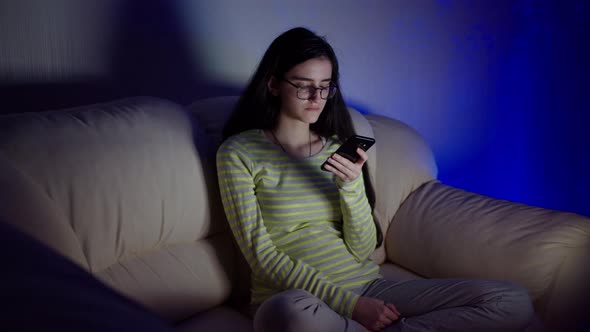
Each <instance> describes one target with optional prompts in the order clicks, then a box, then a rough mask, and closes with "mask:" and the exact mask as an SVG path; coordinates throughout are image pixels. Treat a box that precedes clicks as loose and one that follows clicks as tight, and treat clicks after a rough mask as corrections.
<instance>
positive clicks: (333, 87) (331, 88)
mask: <svg viewBox="0 0 590 332" xmlns="http://www.w3.org/2000/svg"><path fill="white" fill-rule="evenodd" d="M283 81H285V82H287V83H289V84H291V85H292V86H294V87H295V88H297V99H300V100H310V99H312V98H313V97H314V96H315V95H316V94H317V93H318V90H320V98H321V99H323V100H328V99H330V98H333V97H334V96H335V95H336V91H337V90H338V86H337V85H335V84H330V86H327V87H322V88H314V87H313V86H299V85H297V84H295V83H293V82H291V81H289V80H288V79H285V78H284V79H283ZM310 89H313V90H314V91H313V93H312V94H310V95H309V97H307V98H301V97H300V96H299V93H301V92H304V91H305V90H308V91H309V90H310ZM324 91H327V94H326V96H325V97H324V96H322V94H323V93H324ZM331 91H333V92H332V93H330V92H331Z"/></svg>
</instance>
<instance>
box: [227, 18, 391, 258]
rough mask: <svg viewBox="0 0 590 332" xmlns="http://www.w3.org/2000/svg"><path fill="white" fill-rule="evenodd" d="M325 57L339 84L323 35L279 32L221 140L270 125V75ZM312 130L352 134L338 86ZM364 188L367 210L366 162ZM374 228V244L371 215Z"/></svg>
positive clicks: (274, 109) (371, 195) (371, 194)
mask: <svg viewBox="0 0 590 332" xmlns="http://www.w3.org/2000/svg"><path fill="white" fill-rule="evenodd" d="M316 58H327V59H328V60H330V62H331V64H332V77H331V84H333V85H336V86H337V87H339V72H338V59H337V58H336V54H335V53H334V50H333V49H332V46H330V44H328V42H327V41H326V39H325V38H324V37H320V36H318V35H316V34H315V33H313V32H312V31H310V30H308V29H306V28H302V27H298V28H293V29H291V30H288V31H286V32H284V33H282V34H281V35H279V36H278V37H277V38H276V39H275V40H274V41H273V42H272V43H271V44H270V46H269V47H268V49H267V50H266V52H265V53H264V56H263V57H262V60H261V61H260V63H259V64H258V68H257V69H256V71H255V72H254V75H253V76H252V78H251V79H250V82H249V83H248V86H247V87H246V90H245V91H244V93H243V94H242V95H241V97H240V99H239V100H238V103H237V105H236V107H235V109H234V111H233V113H232V114H231V116H230V118H229V120H228V122H227V123H226V124H225V127H224V128H223V140H225V139H227V138H228V137H230V136H232V135H235V134H238V133H241V132H243V131H246V130H249V129H264V130H272V129H274V127H275V125H276V123H277V120H278V115H279V112H280V99H279V98H278V97H276V96H274V95H272V94H271V93H270V91H269V89H268V86H267V83H268V81H269V80H270V79H271V78H272V77H275V78H276V79H282V78H284V75H285V73H287V72H288V71H289V70H291V68H293V67H294V66H296V65H298V64H300V63H303V62H305V61H307V60H310V59H316ZM310 130H312V131H313V132H314V133H316V134H318V135H320V136H323V137H330V136H333V135H336V136H337V137H338V139H339V140H340V141H341V142H344V141H345V140H346V139H347V138H348V137H350V136H352V135H354V134H355V130H354V126H353V123H352V119H351V117H350V113H349V112H348V109H347V108H346V104H345V103H344V98H343V97H342V93H341V92H340V89H337V90H336V94H335V95H334V97H332V98H330V99H328V100H327V101H326V105H325V106H324V109H323V110H322V113H321V114H320V117H319V118H318V120H317V121H316V122H315V123H313V124H311V125H310ZM363 180H364V182H365V191H366V195H367V199H368V201H369V204H370V206H371V210H374V208H375V190H374V189H373V184H372V183H371V179H370V177H369V170H368V166H367V164H366V163H365V165H364V166H363ZM373 220H374V221H375V226H376V229H377V247H379V246H380V245H381V244H382V242H383V232H382V230H381V227H380V225H379V222H377V219H376V218H375V216H373Z"/></svg>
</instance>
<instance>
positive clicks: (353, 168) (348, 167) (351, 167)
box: [332, 153, 362, 179]
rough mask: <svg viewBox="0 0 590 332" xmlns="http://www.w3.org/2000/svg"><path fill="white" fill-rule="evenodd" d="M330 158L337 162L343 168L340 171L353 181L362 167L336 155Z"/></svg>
mask: <svg viewBox="0 0 590 332" xmlns="http://www.w3.org/2000/svg"><path fill="white" fill-rule="evenodd" d="M332 158H334V160H336V161H338V163H339V164H341V165H342V166H343V167H344V168H345V169H342V171H343V172H345V173H347V174H349V175H350V176H351V178H353V179H355V178H356V177H357V176H358V175H359V174H360V173H361V172H362V165H358V164H355V163H353V162H352V161H350V160H348V159H346V158H344V157H343V156H341V155H339V154H337V153H335V154H333V155H332Z"/></svg>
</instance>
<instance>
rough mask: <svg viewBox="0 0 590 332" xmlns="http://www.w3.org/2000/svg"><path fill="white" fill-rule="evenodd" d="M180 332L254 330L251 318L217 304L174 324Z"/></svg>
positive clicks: (246, 331) (237, 331)
mask: <svg viewBox="0 0 590 332" xmlns="http://www.w3.org/2000/svg"><path fill="white" fill-rule="evenodd" d="M176 329H177V330H178V331H182V332H193V331H194V332H196V331H215V332H250V331H254V326H253V324H252V320H251V319H250V318H248V317H246V316H244V315H243V314H241V313H239V312H238V311H237V310H235V309H233V308H231V307H228V306H219V307H215V308H213V309H210V310H207V311H203V312H200V313H198V314H197V315H195V316H193V317H191V318H189V319H187V320H184V321H182V322H181V323H179V324H178V325H176Z"/></svg>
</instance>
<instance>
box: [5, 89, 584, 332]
mask: <svg viewBox="0 0 590 332" xmlns="http://www.w3.org/2000/svg"><path fill="white" fill-rule="evenodd" d="M235 101H236V98H235V97H224V98H213V99H206V100H202V101H198V102H196V103H194V104H192V105H190V107H186V108H185V107H181V106H179V105H177V104H174V103H172V102H169V101H165V100H161V99H156V98H150V97H137V98H130V99H124V100H118V101H114V102H112V103H107V104H97V105H88V106H83V107H80V108H76V109H68V110H58V111H49V112H42V113H24V114H20V115H6V116H2V117H0V188H1V190H0V217H2V218H4V219H6V220H9V221H10V222H11V223H14V224H15V225H17V226H18V227H19V228H20V229H22V230H24V231H26V232H27V233H29V234H32V235H33V236H34V237H36V238H37V239H39V240H41V241H42V242H44V243H46V244H48V245H49V246H51V247H53V248H55V249H57V250H58V251H59V252H60V253H62V254H63V255H65V256H66V257H68V258H70V259H71V260H73V261H74V262H76V263H78V264H79V265H81V266H82V267H84V268H86V269H87V270H88V271H90V272H91V273H92V274H94V275H95V276H97V277H98V278H99V279H101V280H103V281H104V282H105V283H106V284H108V285H110V286H112V287H113V288H115V289H117V290H119V291H121V292H122V293H124V294H126V295H128V296H129V297H131V298H133V299H135V300H137V301H139V302H140V303H142V304H144V305H145V306H147V307H148V308H150V309H152V310H153V311H154V312H156V313H157V314H159V315H160V316H162V317H163V318H164V319H166V320H168V321H170V322H172V323H173V324H175V325H176V326H177V327H178V329H180V330H183V331H219V332H221V331H250V330H252V327H251V322H250V320H249V319H248V318H247V317H246V316H244V315H242V314H240V313H239V310H238V309H239V308H240V305H242V304H243V303H244V302H243V301H244V299H246V298H247V288H248V286H247V280H248V276H247V269H246V268H245V267H244V264H243V261H242V260H241V257H240V256H239V253H238V252H237V251H236V250H235V247H234V246H233V242H232V237H231V234H230V232H229V230H228V228H227V227H226V221H225V218H224V215H223V209H222V207H221V205H220V200H219V197H218V192H217V182H216V175H215V164H214V161H215V159H214V155H215V149H216V146H217V144H218V143H219V138H220V129H221V127H222V125H223V123H224V121H225V119H226V118H227V115H228V114H229V111H230V110H231V107H232V105H233V104H234V103H235ZM351 114H352V115H353V119H354V121H355V127H356V129H357V131H358V132H359V133H360V134H364V135H369V136H373V137H375V138H376V140H377V144H376V146H375V148H373V149H372V150H371V152H370V154H369V157H370V160H369V165H370V169H371V171H372V177H373V180H374V183H375V185H376V192H377V206H376V215H377V217H378V218H379V221H380V222H381V224H382V227H383V230H384V232H385V246H384V247H382V248H380V249H378V250H377V251H376V252H375V253H374V255H373V258H374V259H375V260H376V261H378V262H379V263H382V270H383V273H384V274H385V275H386V276H395V277H396V278H421V277H429V278H439V277H469V278H493V279H504V280H513V281H516V282H518V283H521V284H522V285H524V286H525V287H526V288H528V290H529V291H530V294H531V297H532V298H533V299H534V304H535V308H536V311H537V318H538V321H537V322H536V323H533V325H532V326H531V327H530V330H536V329H540V328H541V325H545V326H546V327H547V326H553V325H551V324H554V325H555V324H559V323H563V321H565V320H566V319H568V318H569V317H567V316H566V314H567V313H569V312H570V310H569V309H570V306H575V305H577V302H576V301H577V297H579V296H580V295H581V294H582V291H583V288H584V286H586V285H587V283H588V280H589V276H590V274H589V272H588V264H587V262H588V261H589V257H590V250H589V248H590V246H589V243H590V219H588V218H585V217H582V216H580V215H576V214H572V213H564V212H557V211H550V210H546V209H541V208H535V207H530V206H526V205H522V204H515V203H511V202H507V201H500V200H495V199H492V198H488V197H484V196H480V195H477V194H473V193H469V192H465V191H462V190H460V189H456V188H453V187H450V186H447V185H445V184H442V183H440V182H438V181H437V180H436V174H437V168H436V163H435V160H434V157H433V155H432V152H431V150H430V148H429V147H428V145H427V144H426V143H425V141H424V140H423V139H422V138H421V137H420V136H419V135H418V134H417V133H416V132H415V131H414V130H412V129H411V128H409V127H408V126H406V125H404V124H403V123H401V122H399V121H396V120H393V119H389V118H385V117H382V116H376V115H361V114H360V113H358V112H356V111H354V110H351Z"/></svg>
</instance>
